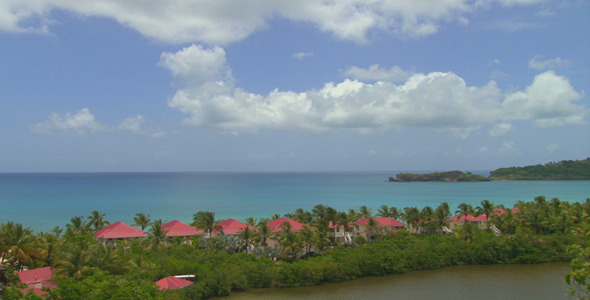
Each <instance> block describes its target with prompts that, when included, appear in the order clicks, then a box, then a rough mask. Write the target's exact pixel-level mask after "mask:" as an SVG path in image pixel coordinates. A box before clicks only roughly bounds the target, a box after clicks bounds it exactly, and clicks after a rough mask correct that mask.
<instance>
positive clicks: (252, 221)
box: [244, 217, 258, 226]
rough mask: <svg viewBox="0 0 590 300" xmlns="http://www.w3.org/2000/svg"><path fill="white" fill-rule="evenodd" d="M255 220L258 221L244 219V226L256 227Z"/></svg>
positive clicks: (252, 218)
mask: <svg viewBox="0 0 590 300" xmlns="http://www.w3.org/2000/svg"><path fill="white" fill-rule="evenodd" d="M257 220H258V219H256V218H254V217H247V218H245V219H244V224H246V225H250V226H256V221H257Z"/></svg>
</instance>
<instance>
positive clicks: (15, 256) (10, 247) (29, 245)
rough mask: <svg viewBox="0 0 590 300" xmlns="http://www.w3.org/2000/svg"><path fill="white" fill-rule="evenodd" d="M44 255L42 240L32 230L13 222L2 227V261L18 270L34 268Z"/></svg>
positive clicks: (0, 231) (0, 248)
mask: <svg viewBox="0 0 590 300" xmlns="http://www.w3.org/2000/svg"><path fill="white" fill-rule="evenodd" d="M43 254H44V253H43V251H42V250H41V243H40V240H39V239H38V238H37V237H36V236H35V235H34V234H33V231H32V230H30V229H28V228H24V227H23V225H22V224H15V223H13V222H7V223H5V224H2V225H1V226H0V261H7V262H8V263H10V264H11V265H13V266H15V267H16V268H18V269H22V268H23V267H25V266H26V267H29V268H32V267H34V264H35V260H37V259H42V258H43V257H44V255H43Z"/></svg>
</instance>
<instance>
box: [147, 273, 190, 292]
mask: <svg viewBox="0 0 590 300" xmlns="http://www.w3.org/2000/svg"><path fill="white" fill-rule="evenodd" d="M193 283H194V282H192V281H188V280H186V279H182V278H178V277H175V276H168V277H165V278H162V279H160V280H158V281H156V285H157V286H158V290H166V289H172V290H178V289H181V288H184V287H187V286H189V285H191V284H193Z"/></svg>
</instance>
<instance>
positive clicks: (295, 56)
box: [292, 52, 313, 60]
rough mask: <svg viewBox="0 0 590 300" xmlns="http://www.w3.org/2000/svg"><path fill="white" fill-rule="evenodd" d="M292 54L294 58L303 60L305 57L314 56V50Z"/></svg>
mask: <svg viewBox="0 0 590 300" xmlns="http://www.w3.org/2000/svg"><path fill="white" fill-rule="evenodd" d="M292 56H293V58H296V59H299V60H302V59H304V58H308V57H312V56H313V52H297V53H295V54H293V55H292Z"/></svg>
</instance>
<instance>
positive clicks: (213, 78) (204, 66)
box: [159, 45, 233, 87]
mask: <svg viewBox="0 0 590 300" xmlns="http://www.w3.org/2000/svg"><path fill="white" fill-rule="evenodd" d="M159 65H160V66H161V67H164V68H166V69H168V70H170V72H172V75H173V76H174V77H176V78H179V79H181V80H182V81H183V82H184V84H186V85H190V86H192V87H195V86H201V85H203V84H206V83H209V82H226V83H228V82H233V78H232V75H231V70H230V69H229V67H228V66H227V62H226V59H225V50H223V49H222V48H220V47H213V48H209V49H205V48H203V47H202V46H196V45H191V46H190V47H185V48H184V49H182V50H180V51H178V52H176V53H168V52H164V53H162V55H161V57H160V63H159Z"/></svg>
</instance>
